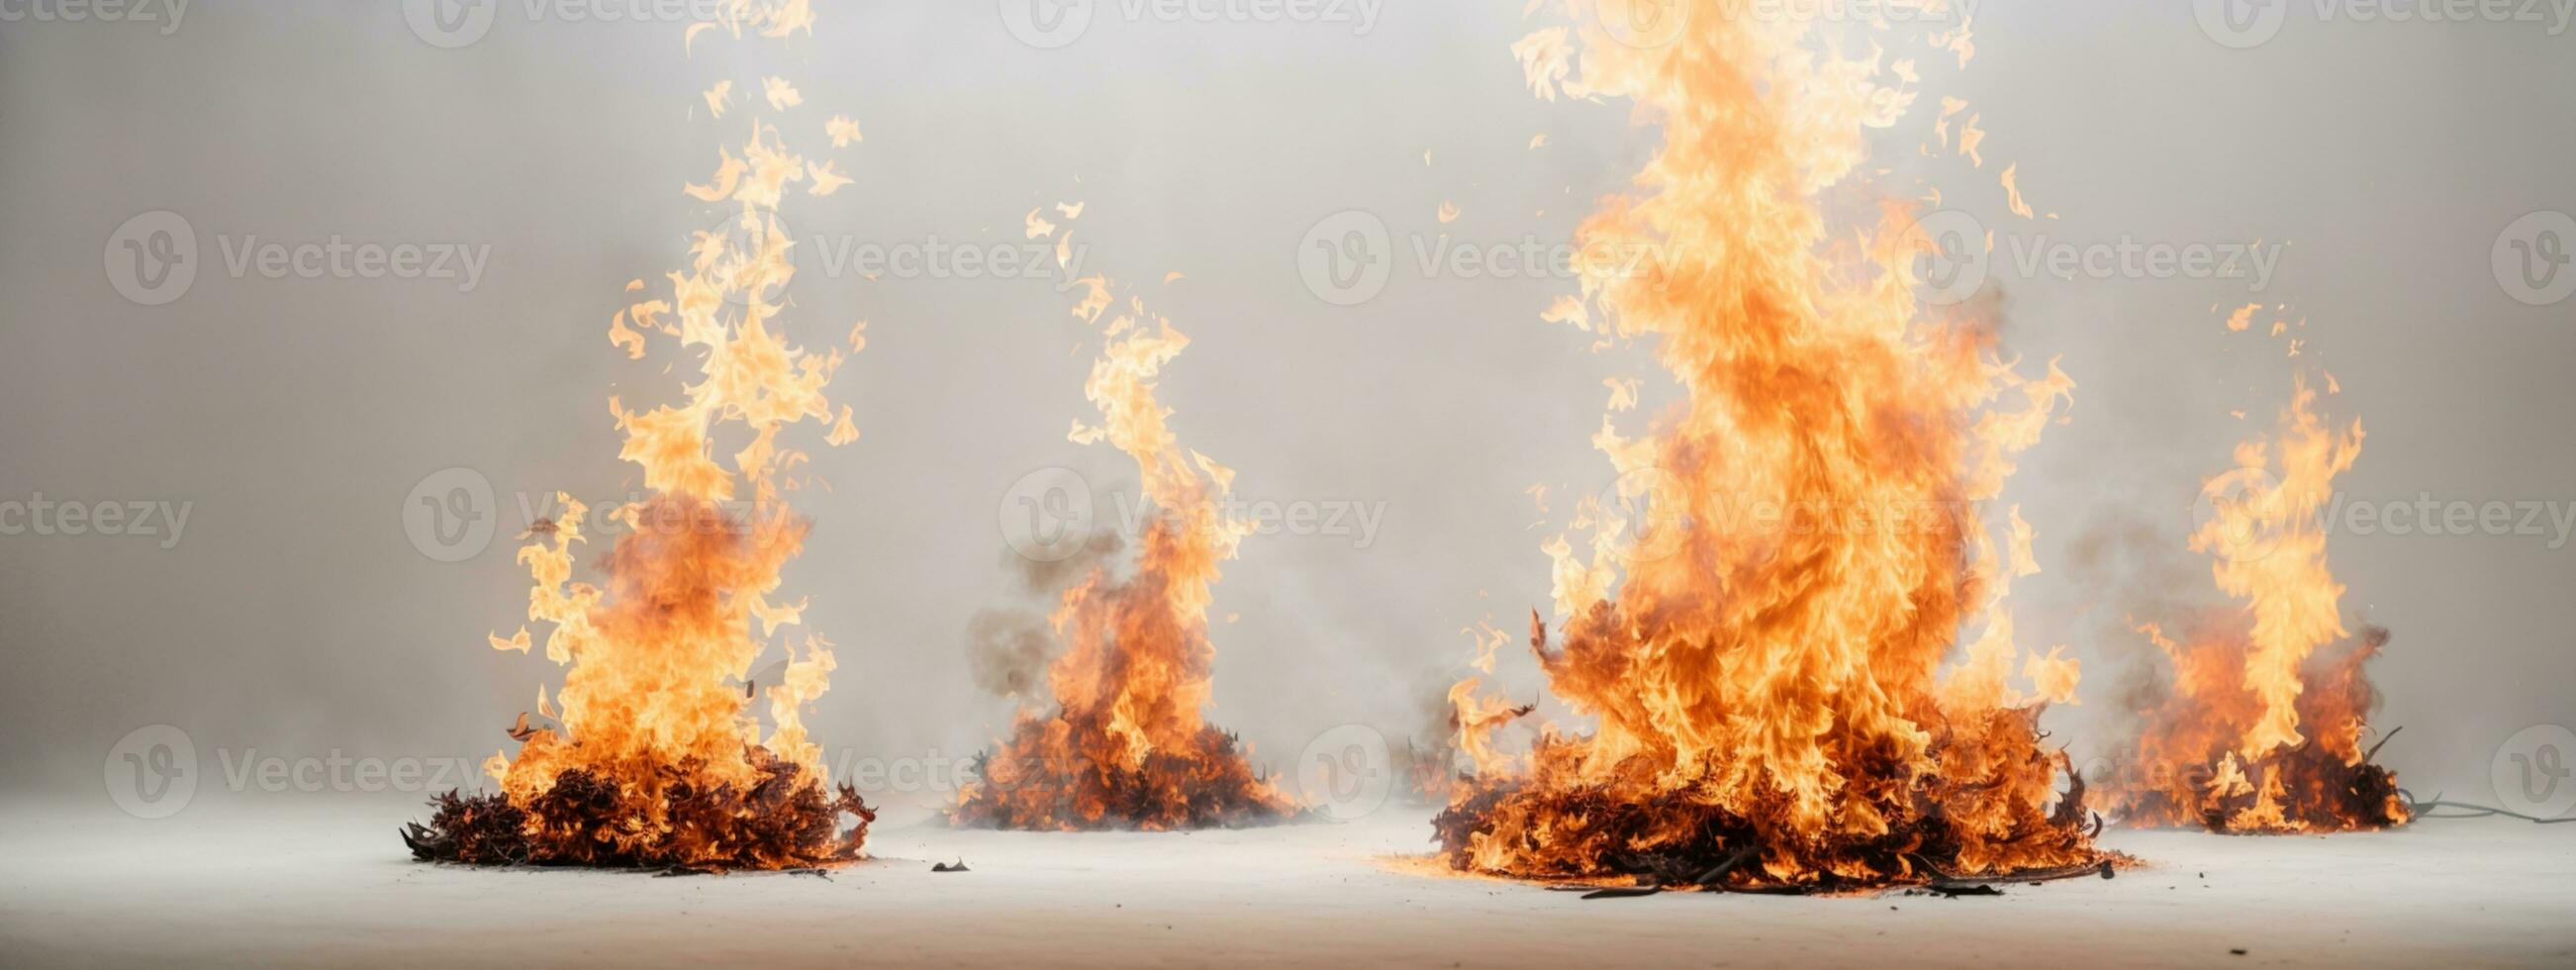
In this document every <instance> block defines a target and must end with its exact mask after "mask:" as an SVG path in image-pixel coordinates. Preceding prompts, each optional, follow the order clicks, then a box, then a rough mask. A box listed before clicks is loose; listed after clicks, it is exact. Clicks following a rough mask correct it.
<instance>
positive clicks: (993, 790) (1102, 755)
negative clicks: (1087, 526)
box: [949, 204, 1295, 830]
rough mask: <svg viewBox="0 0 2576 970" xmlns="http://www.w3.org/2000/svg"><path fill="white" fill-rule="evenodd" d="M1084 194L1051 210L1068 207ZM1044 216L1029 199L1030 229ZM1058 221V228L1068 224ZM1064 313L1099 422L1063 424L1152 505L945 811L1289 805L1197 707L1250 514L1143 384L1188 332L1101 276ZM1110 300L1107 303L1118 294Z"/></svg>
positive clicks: (1116, 813) (1072, 606)
mask: <svg viewBox="0 0 2576 970" xmlns="http://www.w3.org/2000/svg"><path fill="white" fill-rule="evenodd" d="M1082 211H1083V207H1082V206H1079V205H1073V204H1066V205H1060V206H1057V207H1056V213H1057V214H1058V215H1060V216H1062V217H1063V218H1065V219H1066V220H1068V221H1070V220H1073V219H1078V218H1080V217H1081V215H1082ZM1055 230H1056V227H1055V226H1054V225H1053V224H1051V223H1048V222H1047V221H1046V220H1044V219H1041V218H1040V217H1039V215H1038V214H1037V213H1036V212H1031V213H1030V214H1029V217H1028V232H1029V236H1030V238H1032V239H1037V238H1044V237H1046V236H1048V235H1051V234H1053V233H1054V232H1055ZM1068 235H1069V233H1068ZM1077 285H1079V286H1080V287H1081V288H1082V290H1083V293H1084V295H1083V297H1082V299H1081V300H1080V302H1079V303H1078V304H1077V305H1076V306H1075V308H1074V311H1073V313H1074V316H1076V317H1079V318H1081V319H1082V320H1083V322H1085V323H1089V324H1094V325H1099V324H1100V322H1101V320H1102V319H1103V318H1104V317H1106V318H1108V320H1109V322H1108V323H1107V324H1106V325H1105V326H1103V327H1102V331H1101V332H1102V335H1103V338H1104V339H1105V341H1106V346H1105V348H1104V350H1103V351H1102V354H1101V356H1100V359H1099V360H1098V361H1096V362H1094V363H1093V365H1092V369H1091V378H1090V381H1089V383H1088V384H1087V385H1086V386H1085V387H1084V391H1083V393H1084V396H1085V397H1087V398H1089V399H1090V401H1091V403H1092V404H1093V405H1094V406H1095V407H1097V408H1099V410H1100V417H1101V423H1099V424H1097V425H1088V426H1087V425H1084V424H1082V423H1081V422H1075V424H1074V426H1073V430H1072V432H1071V433H1070V435H1069V437H1070V438H1071V439H1072V440H1073V441H1075V442H1077V443H1083V444H1089V443H1094V442H1099V441H1107V442H1108V443H1109V444H1111V445H1112V446H1115V447H1116V448H1118V449H1119V450H1120V451H1123V452H1125V453H1126V454H1127V456H1128V457H1130V458H1132V459H1134V460H1135V462H1136V470H1137V473H1138V474H1139V475H1140V476H1141V477H1142V478H1143V491H1144V495H1145V498H1146V499H1147V500H1148V501H1149V502H1151V503H1152V506H1153V509H1154V510H1155V514H1154V515H1153V516H1152V517H1151V518H1150V519H1149V520H1148V521H1147V523H1146V525H1145V526H1144V534H1143V535H1142V536H1141V537H1140V538H1139V541H1138V552H1137V556H1136V563H1135V566H1134V569H1133V571H1132V573H1131V574H1130V575H1128V576H1126V577H1124V578H1120V577H1117V576H1113V575H1112V574H1111V573H1110V571H1109V570H1108V569H1107V568H1106V567H1103V566H1095V567H1094V568H1093V569H1092V571H1091V572H1090V574H1089V575H1088V576H1087V577H1086V578H1085V579H1083V581H1082V582H1080V583H1079V584H1077V585H1075V586H1073V587H1072V588H1071V589H1068V590H1066V591H1065V592H1064V594H1063V597H1062V599H1061V600H1060V601H1059V602H1058V605H1057V608H1056V610H1055V612H1054V614H1053V616H1052V617H1051V623H1052V625H1053V627H1054V629H1055V633H1056V636H1057V637H1058V639H1060V640H1061V641H1063V642H1064V643H1065V644H1066V645H1067V647H1068V649H1066V650H1065V652H1064V653H1063V654H1062V655H1061V656H1059V657H1057V658H1056V660H1055V661H1054V662H1053V663H1052V664H1051V665H1050V667H1049V668H1048V672H1047V682H1048V685H1049V686H1050V687H1051V688H1052V690H1053V693H1054V695H1055V700H1056V707H1057V709H1056V710H1055V712H1053V713H1052V714H1049V715H1045V716H1041V715H1039V714H1038V713H1036V712H1033V711H1027V710H1023V711H1022V712H1021V714H1020V716H1019V719H1018V721H1017V723H1016V725H1015V726H1014V730H1013V732H1012V736H1011V738H1010V740H1009V741H1008V742H1006V743H1004V744H1003V745H1002V746H1001V748H1000V750H999V751H997V752H995V753H994V754H992V755H991V756H989V757H987V758H985V759H984V762H983V765H982V780H981V781H980V782H979V783H977V784H975V785H973V786H970V787H969V788H967V789H966V790H965V791H963V792H960V793H959V797H958V801H957V804H956V806H954V807H953V808H952V809H951V811H950V813H949V814H950V819H951V821H953V822H955V823H957V824H961V825H987V826H995V827H1002V828H1019V829H1060V830H1078V829H1101V828H1118V827H1134V828H1140V829H1148V830H1163V829H1176V828H1199V827H1206V826H1211V825H1231V824H1242V823H1247V822H1264V821H1274V820H1277V819H1280V818H1283V817H1285V816H1287V815H1289V814H1291V813H1293V812H1294V810H1295V808H1294V805H1293V804H1292V803H1291V802H1290V800H1289V799H1288V798H1287V797H1286V796H1285V795H1283V794H1281V793H1280V792H1279V791H1278V789H1276V788H1275V787H1273V786H1272V785H1271V784H1270V783H1269V781H1267V780H1266V779H1264V778H1261V777H1258V776H1256V775H1255V774H1254V773H1253V771H1252V768H1251V765H1250V762H1249V760H1248V758H1247V755H1248V754H1249V751H1248V750H1239V748H1238V745H1237V743H1236V739H1235V738H1234V736H1233V735H1230V734H1228V733H1226V732H1225V731H1224V730H1222V729H1219V728H1217V727H1215V726H1213V725H1210V724H1208V723H1207V721H1206V719H1205V718H1204V716H1203V714H1202V711H1203V709H1204V708H1205V707H1206V706H1207V703H1208V699H1209V691H1210V675H1211V668H1212V667H1213V664H1214V662H1215V659H1216V647H1215V645H1214V644H1213V643H1212V642H1211V641H1210V640H1209V638H1208V606H1209V604H1210V602H1211V601H1212V599H1213V596H1212V592H1211V591H1212V588H1213V587H1214V585H1215V583H1216V581H1217V579H1218V570H1219V565H1220V564H1221V563H1223V562H1224V561H1225V560H1228V559H1232V558H1234V555H1235V550H1236V547H1237V545H1238V544H1239V543H1240V542H1241V541H1242V538H1243V537H1244V536H1245V535H1246V534H1248V533H1249V531H1250V527H1251V526H1250V523H1247V522H1242V521H1237V520H1233V519H1229V518H1227V517H1226V516H1225V515H1224V513H1223V511H1222V510H1223V509H1224V508H1225V507H1226V501H1225V500H1226V496H1227V494H1228V492H1229V490H1230V489H1231V488H1232V485H1233V481H1234V472H1233V471H1232V470H1230V469H1228V468H1226V467H1224V466H1222V465H1219V464H1217V463H1216V462H1214V461H1212V460H1210V459H1209V458H1208V457H1207V456H1206V455H1202V454H1199V453H1198V452H1195V451H1190V450H1188V449H1186V448H1183V447H1181V445H1180V443H1179V440H1178V439H1177V438H1176V437H1175V436H1174V435H1173V433H1172V431H1171V428H1170V427H1169V426H1168V425H1167V424H1166V423H1165V419H1166V418H1168V417H1169V416H1170V414H1171V412H1170V411H1169V410H1168V409H1166V408H1165V407H1164V406H1163V405H1162V404H1161V402H1160V401H1158V400H1157V399H1156V398H1155V393H1154V392H1155V387H1156V383H1157V381H1158V380H1159V378H1160V376H1161V374H1162V370H1163V367H1164V366H1165V365H1167V364H1169V363H1171V362H1172V360H1173V358H1175V357H1178V356H1179V355H1180V353H1181V351H1182V350H1184V349H1186V348H1187V347H1188V346H1189V338H1188V337H1186V336H1184V335H1182V334H1181V332H1180V331H1178V330H1175V329H1173V327H1172V323H1171V320H1170V319H1169V318H1166V317H1164V316H1162V315H1160V314H1157V313H1154V312H1152V311H1150V310H1148V309H1147V308H1146V306H1145V302H1144V300H1143V298H1142V297H1132V296H1131V297H1129V298H1128V299H1127V301H1126V302H1125V303H1124V304H1121V303H1119V302H1118V301H1117V299H1116V298H1115V296H1114V293H1115V290H1116V288H1115V287H1114V285H1113V284H1112V283H1111V282H1110V281H1109V280H1108V279H1107V278H1105V277H1099V276H1093V277H1088V278H1085V279H1082V280H1079V281H1077ZM1122 306H1123V309H1115V310H1113V308H1119V307H1122Z"/></svg>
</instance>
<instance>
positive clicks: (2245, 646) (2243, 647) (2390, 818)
mask: <svg viewBox="0 0 2576 970" xmlns="http://www.w3.org/2000/svg"><path fill="white" fill-rule="evenodd" d="M2316 403H2317V393H2316V391H2315V390H2313V389H2312V388H2310V387H2309V386H2308V384H2307V382H2306V381H2304V380H2303V381H2301V382H2300V383H2299V385H2298V389H2297V392H2296V393H2295V394H2294V395H2293V396H2292V398H2291V401H2290V406H2289V408H2288V410H2287V411H2286V412H2285V413H2284V414H2283V416H2282V429H2281V441H2280V447H2279V450H2278V462H2277V465H2276V463H2275V462H2274V461H2273V457H2274V454H2273V450H2272V449H2271V448H2269V447H2267V446H2266V444H2265V443H2264V442H2262V441H2259V440H2258V441H2250V442H2247V443H2245V444H2243V445H2240V446H2238V447H2237V449H2236V468H2235V469H2234V470H2233V471H2230V472H2228V473H2227V474H2225V475H2221V476H2219V477H2217V478H2214V479H2211V480H2210V481H2209V482H2208V483H2207V484H2206V485H2205V486H2204V487H2203V489H2202V494H2201V498H2202V507H2203V508H2204V510H2205V511H2206V512H2208V513H2209V514H2208V517H2207V518H2206V519H2204V520H2203V521H2202V522H2201V524H2200V528H2199V530H2198V531H2197V532H2195V533H2193V534H2192V537H2191V548H2192V550H2193V551H2195V552H2200V553H2204V554H2207V555H2210V556H2212V557H2213V558H2214V559H2215V560H2216V563H2215V566H2214V573H2215V575H2216V577H2217V580H2218V586H2219V589H2221V590H2222V591H2224V592H2226V593H2227V594H2228V595H2230V596H2233V597H2236V598H2237V599H2239V600H2241V601H2243V604H2242V605H2241V606H2240V607H2238V608H2235V609H2231V610H2225V611H2213V612H2212V613H2211V614H2210V615H2208V616H2205V617H2203V618H2202V619H2201V620H2200V621H2199V623H2198V624H2197V625H2196V626H2195V627H2194V628H2193V629H2191V630H2189V631H2187V635H2186V636H2185V637H2184V638H2183V639H2182V640H2179V641H2177V640H2175V639H2174V638H2173V637H2171V636H2169V635H2167V634H2166V633H2165V631H2164V630H2163V629H2162V628H2160V627H2158V626H2157V625H2155V624H2152V623H2146V624H2140V625H2139V627H2138V630H2139V632H2141V633H2144V634H2145V635H2146V636H2147V638H2148V639H2149V640H2151V641H2153V642H2154V643H2155V645H2156V646H2157V647H2158V648H2160V649H2161V650H2162V651H2163V653H2164V655H2165V657H2166V658H2167V659H2169V660H2170V661H2171V664H2172V671H2171V677H2170V682H2169V683H2163V684H2159V685H2157V687H2156V694H2154V695H2151V696H2146V697H2140V698H2134V699H2132V702H2131V705H2130V707H2129V709H2130V710H2135V711H2138V712H2140V716H2141V719H2142V723H2141V724H2140V729H2139V735H2138V740H2137V747H2136V749H2135V750H2134V751H2133V752H2131V757H2132V758H2133V759H2134V760H2133V762H2132V764H2131V765H2130V766H2129V770H2128V772H2127V773H2126V774H2125V776H2124V777H2123V778H2122V779H2121V782H2120V784H2119V785H2118V786H2116V787H2115V788H2113V789H2112V791H2111V795H2112V809H2113V811H2114V812H2115V813H2116V814H2117V815H2118V816H2119V817H2120V819H2121V821H2122V823H2123V824H2127V825H2134V826H2139V827H2146V828H2169V827H2200V828H2207V829H2209V830H2211V831H2215V832H2237V833H2288V832H2334V831H2344V830H2351V829H2377V828H2387V827H2390V826H2394V825H2403V824H2405V823H2406V821H2407V817H2408V809H2407V805H2406V801H2405V799H2404V798H2403V796H2401V795H2399V794H2398V791H2397V779H2396V776H2395V775H2393V774H2391V773H2390V772H2389V771H2388V770H2387V769H2385V768H2381V767H2379V766H2378V765H2375V764H2372V763H2370V756H2371V755H2372V754H2375V753H2377V748H2376V747H2374V748H2372V749H2371V750H2370V751H2364V750H2362V747H2361V740H2362V736H2363V734H2364V732H2366V731H2367V730H2368V729H2369V725H2368V723H2367V719H2368V715H2369V712H2370V710H2371V708H2372V707H2373V706H2374V705H2375V704H2377V702H2378V699H2379V697H2378V693H2377V692H2376V691H2374V690H2373V689H2372V688H2371V685H2370V680H2369V678H2367V677H2365V676H2364V675H2363V673H2362V665H2363V664H2364V663H2367V662H2368V661H2369V660H2370V659H2371V658H2372V657H2374V656H2377V655H2378V653H2379V649H2380V647H2382V646H2383V645H2385V644H2386V643H2387V642H2388V631H2386V630H2382V629H2378V628H2371V629H2368V630H2365V631H2364V632H2363V633H2362V635H2361V636H2359V637H2355V636H2353V635H2352V634H2351V632H2350V631H2348V630H2346V629H2345V627H2344V624H2343V619H2342V611H2341V601H2342V599H2343V591H2344V587H2343V585H2342V584H2340V583H2337V582H2335V578H2334V573H2333V572H2332V571H2331V570H2329V569H2328V568H2327V566H2326V537H2325V529H2324V524H2323V523H2322V522H2321V521H2320V520H2319V518H2318V514H2317V513H2318V509H2319V508H2320V507H2321V506H2322V504H2323V503H2324V502H2325V500H2326V498H2327V496H2328V495H2330V494H2331V493H2332V492H2333V488H2334V479H2335V476H2336V475H2339V474H2342V473H2343V472H2344V471H2345V470H2347V469H2350V468H2351V467H2352V463H2353V461H2354V460H2355V459H2357V458H2359V457H2360V455H2361V441H2362V430H2361V423H2360V422H2359V421H2355V422H2353V423H2352V424H2351V425H2350V426H2349V427H2348V428H2345V429H2342V430H2338V429H2335V428H2332V427H2329V426H2328V425H2327V424H2326V422H2325V420H2324V419H2323V418H2321V417H2319V416H2318V414H2317V412H2316ZM2275 467H2277V469H2278V476H2277V477H2275V473H2274V471H2273V470H2272V469H2274V468H2275Z"/></svg>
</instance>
